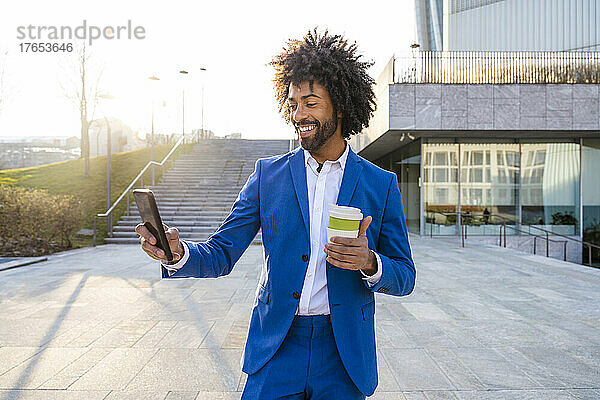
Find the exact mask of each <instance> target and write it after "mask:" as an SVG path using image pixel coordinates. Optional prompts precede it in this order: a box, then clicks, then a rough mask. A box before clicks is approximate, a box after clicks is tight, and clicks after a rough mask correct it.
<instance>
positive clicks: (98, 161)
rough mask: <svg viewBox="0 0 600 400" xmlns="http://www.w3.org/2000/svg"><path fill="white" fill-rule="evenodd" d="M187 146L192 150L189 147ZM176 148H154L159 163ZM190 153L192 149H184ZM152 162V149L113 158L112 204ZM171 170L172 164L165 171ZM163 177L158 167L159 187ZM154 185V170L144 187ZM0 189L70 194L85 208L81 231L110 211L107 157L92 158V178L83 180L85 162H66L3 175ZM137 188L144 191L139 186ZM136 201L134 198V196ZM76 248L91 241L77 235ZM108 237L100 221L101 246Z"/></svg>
mask: <svg viewBox="0 0 600 400" xmlns="http://www.w3.org/2000/svg"><path fill="white" fill-rule="evenodd" d="M186 146H192V145H191V144H188V145H186ZM172 147H173V144H168V145H166V144H165V145H160V146H155V147H154V155H155V157H154V158H155V160H158V161H161V160H162V159H163V158H164V157H165V156H166V155H167V153H168V152H169V151H170V150H171V148H172ZM183 150H184V151H187V150H188V148H186V149H183ZM181 151H182V148H181V146H180V147H179V149H178V150H177V151H176V153H175V154H173V155H172V156H171V160H174V159H176V158H177V157H178V155H179V154H180V153H181ZM148 161H150V148H144V149H140V150H134V151H129V152H124V153H116V154H113V155H112V156H111V179H110V182H111V204H112V203H113V202H114V201H115V200H116V199H117V198H118V197H119V196H120V195H121V194H122V193H123V191H124V190H125V189H126V188H127V186H129V184H130V183H131V181H132V180H133V179H134V178H135V177H136V176H137V174H139V172H140V171H141V170H142V168H143V167H144V166H145V165H146V164H147V163H148ZM169 167H170V162H168V163H167V165H166V166H165V170H168V168H169ZM161 176H162V168H160V167H155V179H156V183H158V182H159V179H160V177H161ZM151 183H152V175H151V172H150V169H149V170H148V172H146V173H145V174H144V185H146V186H147V185H150V184H151ZM0 185H18V186H21V187H26V188H34V189H46V190H47V191H48V192H50V193H54V194H70V195H73V196H75V197H76V198H77V199H79V200H81V201H82V202H83V204H84V210H85V218H84V221H83V224H82V226H81V228H89V229H91V228H93V225H94V215H96V214H99V213H104V212H105V211H106V210H107V207H106V156H102V157H92V158H90V176H89V177H88V178H85V177H84V176H83V159H82V158H80V159H77V160H69V161H63V162H59V163H54V164H46V165H40V166H38V167H30V168H18V169H9V170H1V171H0ZM136 187H141V186H140V184H139V182H138V184H137V186H136ZM130 197H131V200H132V201H133V196H130ZM126 209H127V204H126V203H125V200H123V201H121V203H120V204H119V206H118V207H117V208H116V209H115V211H114V212H113V224H115V223H116V222H117V221H118V220H119V218H120V217H121V216H122V215H123V214H124V212H125V210H126ZM74 236H75V237H74V238H73V243H74V247H82V246H89V245H91V243H92V238H91V237H82V236H79V235H74ZM104 237H106V218H98V243H102V239H103V238H104Z"/></svg>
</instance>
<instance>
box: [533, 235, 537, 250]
mask: <svg viewBox="0 0 600 400" xmlns="http://www.w3.org/2000/svg"><path fill="white" fill-rule="evenodd" d="M536 250H537V236H534V237H533V255H535V251H536Z"/></svg>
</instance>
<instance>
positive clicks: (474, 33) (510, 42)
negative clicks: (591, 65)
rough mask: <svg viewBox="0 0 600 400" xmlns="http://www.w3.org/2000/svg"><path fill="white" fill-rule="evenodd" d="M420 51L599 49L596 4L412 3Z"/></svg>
mask: <svg viewBox="0 0 600 400" xmlns="http://www.w3.org/2000/svg"><path fill="white" fill-rule="evenodd" d="M415 17H416V31H417V32H416V34H417V43H419V44H420V45H421V50H448V51H455V50H460V51H462V50H470V51H594V50H600V29H599V28H600V26H599V25H600V2H598V0H415Z"/></svg>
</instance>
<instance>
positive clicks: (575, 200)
mask: <svg viewBox="0 0 600 400" xmlns="http://www.w3.org/2000/svg"><path fill="white" fill-rule="evenodd" d="M522 153H523V155H524V157H526V159H525V160H523V161H524V162H523V164H524V165H525V167H524V171H523V176H524V179H523V183H522V185H521V186H522V188H523V192H524V193H527V195H526V196H524V197H523V202H522V205H523V209H522V214H523V215H522V220H523V222H524V223H528V224H534V225H538V226H540V227H541V228H543V229H547V230H550V231H553V232H556V233H559V234H563V235H576V234H578V229H579V228H578V220H579V145H578V144H576V143H535V144H523V145H522ZM525 177H529V179H526V178H525Z"/></svg>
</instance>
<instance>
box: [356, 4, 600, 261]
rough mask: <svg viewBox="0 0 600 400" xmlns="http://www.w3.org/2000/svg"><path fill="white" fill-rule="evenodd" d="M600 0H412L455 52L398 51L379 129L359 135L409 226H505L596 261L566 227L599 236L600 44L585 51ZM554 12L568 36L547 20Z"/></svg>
mask: <svg viewBox="0 0 600 400" xmlns="http://www.w3.org/2000/svg"><path fill="white" fill-rule="evenodd" d="M596 3H597V1H591V0H590V1H588V0H572V1H566V0H565V1H558V0H543V1H540V0H520V1H512V0H496V1H492V0H468V1H467V0H451V1H448V0H445V1H436V0H431V1H420V0H416V5H417V7H416V12H417V15H416V16H417V27H418V29H417V30H418V32H419V37H420V40H422V41H421V42H420V44H421V47H422V48H424V49H426V50H428V49H440V45H441V48H443V49H446V50H452V51H417V50H414V51H413V52H412V53H411V54H410V55H409V56H408V57H395V58H393V59H392V60H391V61H390V62H389V63H388V64H387V66H386V67H385V68H384V70H383V72H382V74H381V75H380V77H379V78H378V79H377V81H376V86H375V91H376V95H377V111H376V112H375V115H374V117H373V119H372V120H371V122H370V126H369V127H368V128H367V129H366V130H365V131H364V132H362V133H361V134H360V135H357V136H355V137H353V138H352V140H351V145H352V147H353V149H355V150H357V151H358V152H359V153H360V154H361V155H362V156H364V157H365V158H367V159H369V160H371V161H373V162H375V163H376V164H378V165H379V166H381V167H383V168H385V169H388V170H390V171H393V172H395V173H396V174H397V177H398V184H399V187H400V190H401V192H402V196H403V205H404V211H405V214H406V218H407V224H408V229H409V231H410V232H413V233H416V234H421V235H457V236H459V235H461V234H462V233H464V232H465V230H467V231H468V235H469V236H470V237H472V238H473V239H477V240H481V241H484V242H485V241H487V242H490V243H498V242H500V240H501V238H502V237H503V236H504V234H506V235H508V236H511V237H512V238H511V239H510V240H509V241H512V242H513V244H514V245H515V246H516V247H521V248H523V249H524V250H527V251H532V248H535V249H536V252H538V253H540V252H542V253H543V252H544V251H546V248H547V251H548V253H549V254H550V255H554V256H556V257H560V258H563V257H565V258H567V259H569V260H571V261H577V262H581V261H585V262H586V263H588V262H589V253H590V251H589V248H588V247H586V246H582V245H581V244H578V243H577V242H575V241H573V240H567V239H566V238H564V237H562V236H560V235H564V236H568V237H571V238H573V239H579V240H585V241H588V242H591V243H595V244H597V245H600V185H599V184H598V182H600V181H599V179H598V176H597V175H596V174H597V173H598V172H597V171H598V170H599V169H600V85H599V84H600V53H599V52H594V51H582V50H589V49H591V48H595V47H597V43H598V40H597V39H598V38H600V34H599V28H600V26H598V25H597V22H599V21H600V18H597V17H593V16H594V15H597V16H600V14H597V13H600V4H598V7H596ZM440 10H441V11H440ZM440 12H441V13H442V15H443V18H442V22H441V24H442V25H441V26H440V25H439V24H440V18H439V16H440V14H439V13H440ZM590 15H591V16H590ZM511 16H512V17H511ZM590 18H591V19H593V20H594V21H591V19H590ZM558 20H560V21H562V22H561V23H560V24H558V25H555V26H558V27H562V28H561V29H562V30H561V32H562V33H563V34H562V35H558V34H557V33H556V32H554V31H552V30H551V29H550V28H548V29H546V28H543V29H542V28H539V27H540V26H544V27H545V26H546V25H544V24H546V23H548V24H550V23H552V21H554V23H556V21H558ZM436 24H437V25H436ZM561 24H562V25H561ZM532 26H534V27H538V28H539V29H538V28H536V30H535V32H533V33H532V32H530V31H529V30H528V29H530V28H531V27H532ZM581 26H585V29H584V30H583V31H582V30H581ZM497 27H503V28H502V29H497ZM509 30H511V32H507V31H509ZM441 31H443V32H444V34H443V35H439V34H438V33H439V32H441ZM515 32H516V33H518V34H515ZM583 33H585V34H583ZM542 36H543V37H544V38H543V39H541V37H542ZM440 37H441V41H442V43H441V44H440V40H439V39H440ZM515 38H516V39H518V40H515ZM550 49H551V50H561V49H569V50H577V51H560V52H559V51H541V50H550ZM459 50H460V51H459ZM482 50H484V51H482ZM508 50H511V51H508ZM524 50H527V51H524ZM531 50H538V51H531ZM505 226H506V227H505ZM546 235H548V236H546ZM546 245H548V246H547V247H546ZM591 253H592V257H593V258H594V262H596V263H598V262H600V252H599V251H598V250H597V249H594V248H592V251H591Z"/></svg>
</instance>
